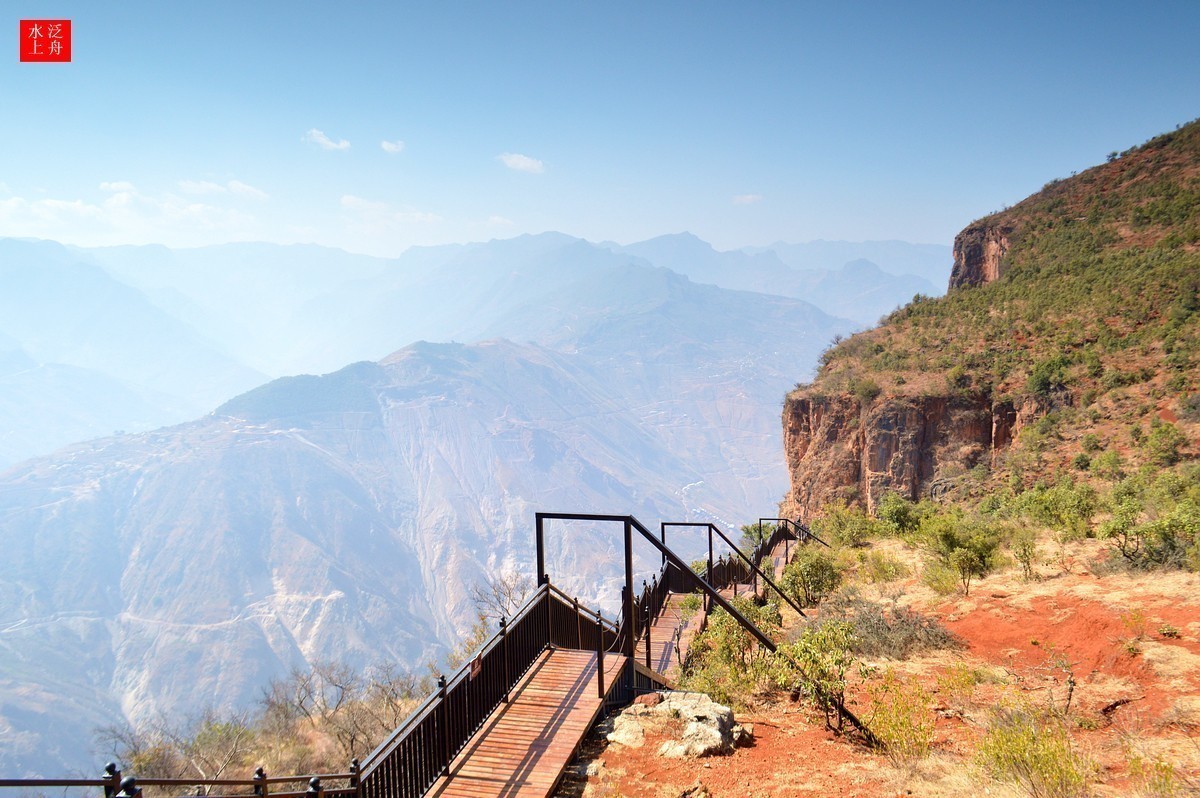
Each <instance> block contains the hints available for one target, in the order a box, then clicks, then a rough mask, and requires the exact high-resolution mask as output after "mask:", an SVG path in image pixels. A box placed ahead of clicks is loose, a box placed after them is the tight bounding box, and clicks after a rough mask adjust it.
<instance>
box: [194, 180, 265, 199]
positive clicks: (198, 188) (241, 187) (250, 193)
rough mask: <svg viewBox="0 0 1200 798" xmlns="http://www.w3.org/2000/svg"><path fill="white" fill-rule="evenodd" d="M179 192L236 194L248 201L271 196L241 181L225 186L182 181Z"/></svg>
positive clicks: (207, 182)
mask: <svg viewBox="0 0 1200 798" xmlns="http://www.w3.org/2000/svg"><path fill="white" fill-rule="evenodd" d="M179 190H180V191H182V192H183V193H185V194H226V193H228V194H236V195H237V196H239V197H246V198H248V199H255V200H265V199H267V198H268V197H269V196H270V195H269V194H267V192H265V191H263V190H262V189H260V188H255V187H254V186H251V185H249V184H248V183H243V182H242V181H241V180H230V181H229V182H228V183H226V184H225V185H221V184H220V183H214V182H212V181H211V180H180V181H179Z"/></svg>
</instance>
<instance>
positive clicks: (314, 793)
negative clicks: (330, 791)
mask: <svg viewBox="0 0 1200 798" xmlns="http://www.w3.org/2000/svg"><path fill="white" fill-rule="evenodd" d="M324 793H325V788H324V787H322V786H321V777H320V776H313V777H312V778H311V779H309V780H308V789H307V790H305V791H304V798H321V796H322V795H324Z"/></svg>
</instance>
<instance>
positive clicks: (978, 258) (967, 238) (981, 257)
mask: <svg viewBox="0 0 1200 798" xmlns="http://www.w3.org/2000/svg"><path fill="white" fill-rule="evenodd" d="M1012 235H1013V226H1012V225H1011V224H1005V223H1001V222H996V221H995V220H994V219H991V220H989V219H984V220H982V221H979V222H976V223H975V224H973V225H971V226H970V227H968V228H966V229H965V230H963V231H962V232H961V233H959V234H958V235H957V236H955V237H954V268H953V269H952V270H951V272H950V289H951V290H953V289H955V288H961V287H963V286H968V285H983V284H984V283H990V282H994V281H996V280H999V279H1000V277H1001V276H1002V275H1003V274H1004V267H1005V262H1004V256H1005V255H1007V254H1008V249H1009V246H1010V243H1009V242H1010V239H1011V237H1012Z"/></svg>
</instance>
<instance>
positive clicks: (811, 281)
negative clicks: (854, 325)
mask: <svg viewBox="0 0 1200 798" xmlns="http://www.w3.org/2000/svg"><path fill="white" fill-rule="evenodd" d="M608 246H609V247H610V248H611V249H613V251H615V252H622V253H625V254H630V255H635V256H637V257H639V258H641V259H643V260H645V261H646V262H648V263H652V264H654V265H656V266H664V267H666V268H668V269H671V270H672V271H676V272H679V273H680V274H686V275H687V276H688V277H690V278H691V279H693V280H695V281H697V282H704V283H711V284H713V285H717V286H720V287H722V288H732V289H736V290H743V291H757V292H760V293H766V294H779V295H782V296H788V297H794V298H797V299H803V300H805V301H806V302H811V303H813V304H814V305H816V306H817V307H819V308H821V309H822V310H824V311H825V312H827V313H831V314H833V315H835V316H840V317H842V318H848V319H853V320H854V321H857V322H859V323H860V324H874V323H875V322H876V321H878V320H879V318H880V317H881V316H883V315H884V314H886V313H890V312H891V311H893V310H895V309H896V308H897V307H899V306H900V305H902V304H904V303H905V302H908V301H909V300H911V299H912V298H913V296H915V295H916V294H923V295H925V296H939V295H941V294H942V293H944V292H945V287H946V283H947V278H948V277H949V275H950V266H951V252H950V249H949V247H941V246H935V245H917V244H906V243H904V242H899V241H891V242H866V243H864V244H861V245H860V244H851V243H848V242H813V243H812V244H807V245H802V244H783V243H779V244H775V245H772V247H758V248H751V247H747V248H745V249H741V250H731V251H728V252H717V251H716V250H715V249H713V248H712V246H710V245H709V244H707V243H706V242H704V241H701V240H700V239H699V238H696V237H695V236H693V235H691V234H690V233H680V234H676V235H667V236H659V237H658V238H652V239H650V240H648V241H642V242H639V243H636V244H630V245H628V246H625V247H621V246H618V245H614V244H609V245H608ZM868 254H869V255H870V256H871V257H874V258H877V259H878V260H877V261H875V260H869V259H868ZM839 258H844V259H839ZM797 264H802V265H797ZM866 264H869V267H865V265H866ZM881 264H888V265H887V266H883V265H881Z"/></svg>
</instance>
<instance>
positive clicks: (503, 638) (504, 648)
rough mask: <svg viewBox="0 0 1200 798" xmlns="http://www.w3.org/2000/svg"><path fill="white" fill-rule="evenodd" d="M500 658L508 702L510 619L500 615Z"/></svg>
mask: <svg viewBox="0 0 1200 798" xmlns="http://www.w3.org/2000/svg"><path fill="white" fill-rule="evenodd" d="M500 660H501V661H502V662H503V663H504V703H506V704H507V703H508V688H509V686H510V685H511V682H509V680H508V619H507V618H505V617H504V616H501V617H500Z"/></svg>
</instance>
